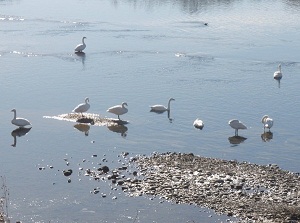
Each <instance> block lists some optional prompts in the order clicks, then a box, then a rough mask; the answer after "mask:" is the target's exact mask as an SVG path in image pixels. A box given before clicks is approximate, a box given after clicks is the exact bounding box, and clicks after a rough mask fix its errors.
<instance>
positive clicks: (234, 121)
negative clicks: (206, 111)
mask: <svg viewBox="0 0 300 223" xmlns="http://www.w3.org/2000/svg"><path fill="white" fill-rule="evenodd" d="M228 124H229V125H230V126H231V128H233V129H235V136H237V135H238V131H239V129H247V126H245V125H244V124H243V123H242V122H241V121H239V120H237V119H232V120H230V121H229V122H228Z"/></svg>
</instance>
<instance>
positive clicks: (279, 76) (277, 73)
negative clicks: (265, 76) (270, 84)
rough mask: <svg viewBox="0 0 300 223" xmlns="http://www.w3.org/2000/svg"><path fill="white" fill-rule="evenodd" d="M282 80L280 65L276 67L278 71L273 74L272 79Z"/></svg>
mask: <svg viewBox="0 0 300 223" xmlns="http://www.w3.org/2000/svg"><path fill="white" fill-rule="evenodd" d="M281 78H282V73H281V64H279V65H278V70H277V71H275V72H274V79H276V80H280V79H281Z"/></svg>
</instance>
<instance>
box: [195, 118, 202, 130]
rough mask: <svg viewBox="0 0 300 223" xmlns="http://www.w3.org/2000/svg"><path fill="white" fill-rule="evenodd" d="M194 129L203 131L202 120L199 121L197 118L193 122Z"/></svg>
mask: <svg viewBox="0 0 300 223" xmlns="http://www.w3.org/2000/svg"><path fill="white" fill-rule="evenodd" d="M193 125H194V127H195V128H197V129H201V130H202V129H203V127H204V123H203V121H202V120H200V119H199V118H197V119H196V120H195V121H194V124H193Z"/></svg>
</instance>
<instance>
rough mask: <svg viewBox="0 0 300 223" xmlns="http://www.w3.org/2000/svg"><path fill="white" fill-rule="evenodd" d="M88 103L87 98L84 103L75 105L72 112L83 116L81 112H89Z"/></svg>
mask: <svg viewBox="0 0 300 223" xmlns="http://www.w3.org/2000/svg"><path fill="white" fill-rule="evenodd" d="M89 101H90V99H89V98H85V103H82V104H79V105H77V106H76V107H75V108H74V109H73V111H72V112H77V113H81V115H82V116H83V114H82V112H86V111H87V110H89V108H90V104H89V103H88V102H89Z"/></svg>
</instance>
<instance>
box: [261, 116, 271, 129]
mask: <svg viewBox="0 0 300 223" xmlns="http://www.w3.org/2000/svg"><path fill="white" fill-rule="evenodd" d="M261 123H263V124H264V130H265V129H266V128H268V129H269V131H270V129H271V128H272V126H273V119H271V118H270V117H269V116H268V115H264V116H263V117H262V119H261Z"/></svg>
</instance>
